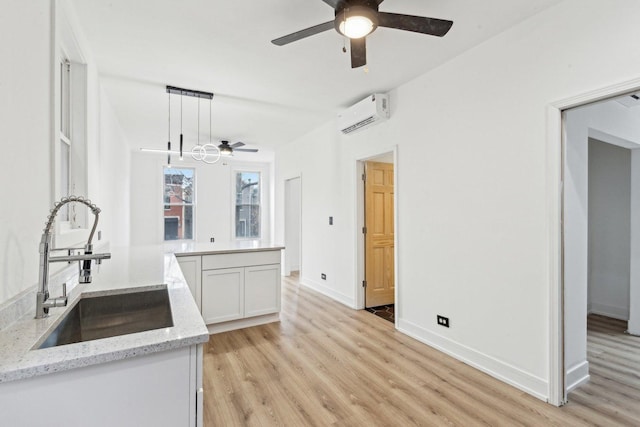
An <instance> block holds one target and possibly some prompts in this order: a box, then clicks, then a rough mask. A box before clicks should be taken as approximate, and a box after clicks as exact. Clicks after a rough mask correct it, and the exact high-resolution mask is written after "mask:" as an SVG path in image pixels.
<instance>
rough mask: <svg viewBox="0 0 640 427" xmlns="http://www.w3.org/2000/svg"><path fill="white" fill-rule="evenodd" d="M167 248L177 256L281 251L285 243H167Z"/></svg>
mask: <svg viewBox="0 0 640 427" xmlns="http://www.w3.org/2000/svg"><path fill="white" fill-rule="evenodd" d="M165 249H166V250H167V251H168V252H172V253H174V254H175V255H176V256H177V257H181V256H192V255H215V254H228V253H240V252H260V251H279V250H281V249H284V246H283V245H279V244H276V243H271V242H265V241H262V240H237V241H234V242H231V243H223V244H220V243H196V242H175V243H165Z"/></svg>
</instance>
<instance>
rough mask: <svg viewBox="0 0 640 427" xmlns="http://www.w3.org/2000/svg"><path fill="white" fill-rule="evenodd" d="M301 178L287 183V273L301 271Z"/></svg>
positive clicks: (285, 231)
mask: <svg viewBox="0 0 640 427" xmlns="http://www.w3.org/2000/svg"><path fill="white" fill-rule="evenodd" d="M300 189H301V186H300V177H298V178H292V179H288V180H287V181H286V182H285V190H284V191H285V212H284V220H285V225H284V226H285V230H284V238H285V260H286V262H285V272H287V273H288V272H291V271H299V270H300V206H301V205H300V203H301V194H300Z"/></svg>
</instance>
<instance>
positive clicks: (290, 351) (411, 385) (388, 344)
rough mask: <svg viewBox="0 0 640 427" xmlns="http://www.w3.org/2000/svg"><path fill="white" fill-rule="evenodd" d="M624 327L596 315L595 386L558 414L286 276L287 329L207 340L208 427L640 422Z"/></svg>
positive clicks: (283, 324)
mask: <svg viewBox="0 0 640 427" xmlns="http://www.w3.org/2000/svg"><path fill="white" fill-rule="evenodd" d="M625 327H626V324H625V323H624V322H620V321H611V320H610V319H607V318H604V317H602V316H596V317H593V318H592V317H590V319H589V334H588V341H589V358H590V365H591V375H592V380H591V381H590V383H588V384H586V385H584V386H583V387H580V388H579V389H578V390H576V391H574V392H573V393H572V394H571V395H570V396H569V398H570V401H569V403H568V404H567V405H566V406H564V407H562V408H556V407H553V406H551V405H549V404H546V403H544V402H542V401H540V400H538V399H535V398H534V397H532V396H529V395H527V394H526V393H523V392H522V391H520V390H517V389H515V388H513V387H511V386H509V385H507V384H505V383H503V382H501V381H498V380H496V379H495V378H492V377H490V376H489V375H486V374H484V373H483V372H480V371H478V370H476V369H474V368H472V367H470V366H468V365H465V364H464V363H462V362H460V361H458V360H456V359H453V358H451V357H449V356H447V355H446V354H444V353H442V352H439V351H437V350H435V349H433V348H431V347H429V346H426V345H424V344H422V343H420V342H418V341H416V340H414V339H412V338H410V337H408V336H406V335H404V334H401V333H399V332H398V331H396V330H395V328H394V326H393V324H392V323H390V322H388V321H386V320H384V319H381V318H379V317H377V316H375V315H373V314H371V313H368V312H366V311H364V310H360V311H358V310H352V309H349V308H348V307H345V306H343V305H341V304H339V303H337V302H335V301H333V300H331V299H329V298H327V297H325V296H323V295H320V294H318V293H316V292H313V291H311V290H309V289H307V288H305V287H303V286H300V285H299V284H298V281H297V278H295V277H293V278H284V279H283V289H282V312H281V321H280V322H277V323H272V324H268V325H262V326H257V327H253V328H247V329H243V330H238V331H231V332H226V333H221V334H216V335H213V336H212V337H211V340H210V341H209V343H208V344H207V346H206V349H205V355H204V381H203V383H204V389H205V408H204V420H205V425H206V426H279V425H282V426H363V425H371V426H405V425H406V426H409V425H417V426H421V425H423V426H440V425H443V426H446V425H451V426H481V425H487V426H503V425H504V426H519V425H522V426H585V425H593V426H617V425H640V408H639V407H638V405H637V404H636V402H638V401H640V380H639V379H638V373H639V372H640V371H639V368H640V357H638V354H640V338H638V337H630V336H628V335H626V334H624V328H625ZM629 338H631V340H629ZM636 349H638V351H636Z"/></svg>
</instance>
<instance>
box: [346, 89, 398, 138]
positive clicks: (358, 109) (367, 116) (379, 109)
mask: <svg viewBox="0 0 640 427" xmlns="http://www.w3.org/2000/svg"><path fill="white" fill-rule="evenodd" d="M389 117H390V113H389V96H388V95H385V94H383V93H374V94H373V95H370V96H368V97H366V98H365V99H363V100H362V101H360V102H358V103H357V104H355V105H352V106H351V107H349V108H348V109H346V110H345V111H343V112H342V113H340V114H338V129H339V130H340V132H342V133H343V134H345V135H347V134H350V133H352V132H356V131H359V130H362V129H365V128H367V127H369V126H372V125H374V124H376V123H380V122H383V121H385V120H387V119H388V118H389Z"/></svg>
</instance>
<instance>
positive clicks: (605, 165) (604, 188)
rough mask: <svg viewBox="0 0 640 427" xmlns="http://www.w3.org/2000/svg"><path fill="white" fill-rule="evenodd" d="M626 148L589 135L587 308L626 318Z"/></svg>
mask: <svg viewBox="0 0 640 427" xmlns="http://www.w3.org/2000/svg"><path fill="white" fill-rule="evenodd" d="M630 187H631V151H630V150H629V149H626V148H622V147H617V146H615V145H611V144H606V143H604V142H600V141H598V140H595V139H592V138H589V212H588V222H589V237H588V243H589V272H588V280H589V293H588V311H589V312H591V313H596V314H601V315H604V316H608V317H613V318H616V319H622V320H628V319H629V273H630V242H631V238H630V208H631V206H630V203H631V190H630Z"/></svg>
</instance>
